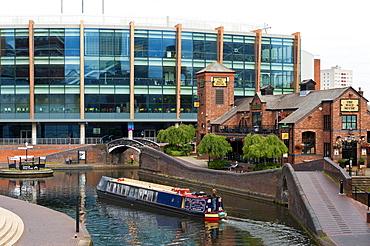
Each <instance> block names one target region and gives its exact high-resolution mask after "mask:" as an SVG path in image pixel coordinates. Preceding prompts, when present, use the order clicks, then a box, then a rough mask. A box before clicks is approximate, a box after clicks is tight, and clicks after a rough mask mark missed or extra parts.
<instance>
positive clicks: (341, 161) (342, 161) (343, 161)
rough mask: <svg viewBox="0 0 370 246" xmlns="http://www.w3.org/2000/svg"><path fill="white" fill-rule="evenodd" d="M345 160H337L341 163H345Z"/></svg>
mask: <svg viewBox="0 0 370 246" xmlns="http://www.w3.org/2000/svg"><path fill="white" fill-rule="evenodd" d="M346 161H347V160H346V159H339V160H338V162H339V163H341V164H343V163H345V162H346Z"/></svg>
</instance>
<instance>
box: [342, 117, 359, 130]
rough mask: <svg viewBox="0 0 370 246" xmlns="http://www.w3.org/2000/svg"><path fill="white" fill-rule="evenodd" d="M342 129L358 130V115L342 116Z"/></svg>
mask: <svg viewBox="0 0 370 246" xmlns="http://www.w3.org/2000/svg"><path fill="white" fill-rule="evenodd" d="M342 129H343V130H350V129H357V115H342Z"/></svg>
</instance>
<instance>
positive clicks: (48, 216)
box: [0, 196, 90, 246]
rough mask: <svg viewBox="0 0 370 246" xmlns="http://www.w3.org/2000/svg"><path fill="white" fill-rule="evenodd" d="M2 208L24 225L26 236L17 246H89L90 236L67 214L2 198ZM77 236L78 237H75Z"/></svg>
mask: <svg viewBox="0 0 370 246" xmlns="http://www.w3.org/2000/svg"><path fill="white" fill-rule="evenodd" d="M0 206H1V207H2V208H5V209H7V210H9V211H11V212H13V213H14V214H16V215H18V216H19V217H20V218H21V219H22V221H23V223H24V234H23V236H22V238H21V239H20V240H19V241H18V243H17V244H16V245H17V246H32V245H35V246H36V245H42V246H49V245H50V246H59V245H60V246H67V245H89V243H90V241H89V240H90V235H89V233H88V232H87V230H86V229H85V227H84V226H83V225H82V224H80V228H79V232H78V233H77V232H76V221H75V220H74V219H72V218H71V217H69V216H67V215H66V214H63V213H60V212H57V211H54V210H52V209H49V208H46V207H42V206H39V205H36V204H32V203H29V202H25V201H22V200H18V199H14V198H10V197H6V196H0ZM75 236H76V237H75Z"/></svg>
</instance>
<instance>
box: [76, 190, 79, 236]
mask: <svg viewBox="0 0 370 246" xmlns="http://www.w3.org/2000/svg"><path fill="white" fill-rule="evenodd" d="M76 232H80V196H77V197H76Z"/></svg>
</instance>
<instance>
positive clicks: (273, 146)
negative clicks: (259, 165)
mask: <svg viewBox="0 0 370 246" xmlns="http://www.w3.org/2000/svg"><path fill="white" fill-rule="evenodd" d="M285 153H288V148H287V147H286V146H285V144H284V143H283V142H282V141H281V140H280V139H279V138H278V137H277V136H276V135H273V134H270V135H268V136H267V137H264V136H261V135H259V134H254V135H251V134H248V135H247V136H246V137H245V139H244V146H243V154H244V158H253V159H260V158H263V159H264V163H266V159H267V158H277V157H279V156H281V155H282V154H285Z"/></svg>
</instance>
